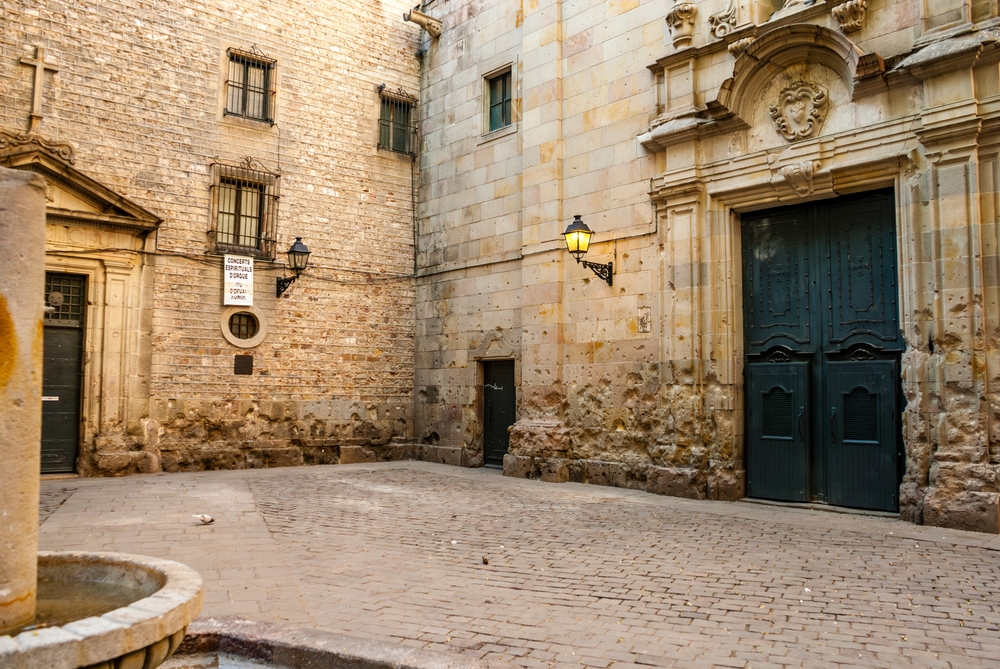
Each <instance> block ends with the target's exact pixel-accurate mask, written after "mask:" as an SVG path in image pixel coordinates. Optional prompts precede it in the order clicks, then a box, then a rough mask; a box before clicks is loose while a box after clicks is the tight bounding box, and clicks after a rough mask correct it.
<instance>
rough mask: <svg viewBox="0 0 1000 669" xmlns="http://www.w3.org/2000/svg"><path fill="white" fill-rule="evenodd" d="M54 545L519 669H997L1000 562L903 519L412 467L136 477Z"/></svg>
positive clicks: (329, 622) (232, 609) (339, 625)
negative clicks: (152, 563) (131, 558)
mask: <svg viewBox="0 0 1000 669" xmlns="http://www.w3.org/2000/svg"><path fill="white" fill-rule="evenodd" d="M136 479H140V480H136ZM104 481H107V479H105V480H104ZM87 483H90V482H89V481H88V482H87ZM116 485H117V486H121V488H120V490H119V491H117V492H116V490H115V486H116ZM98 493H99V494H98ZM153 498H155V500H154V499H153ZM178 504H180V505H182V506H184V510H183V512H180V511H177V510H176V506H177V505H178ZM102 505H103V506H102ZM195 505H198V508H197V509H195V508H194V506H195ZM88 509H89V510H90V512H91V513H94V512H96V513H97V514H98V515H97V516H96V517H92V518H91V522H90V527H89V528H82V527H80V526H79V524H80V523H81V522H83V519H82V518H80V517H78V516H76V514H78V513H86V512H87V510H88ZM108 509H112V511H109V510H108ZM114 510H117V513H118V514H119V517H118V518H109V516H112V515H113V514H114V513H115V512H116V511H114ZM189 512H190V513H197V512H207V513H211V514H212V515H213V516H215V517H216V518H217V521H216V523H215V525H213V526H209V527H204V528H202V527H197V526H193V525H191V524H190V523H188V522H187V518H186V517H185V516H189V515H190V513H189ZM123 521H124V522H123ZM65 523H73V524H74V526H75V527H74V529H70V528H69V527H67V526H66V525H65ZM94 523H96V525H95V524H94ZM101 523H104V524H101ZM265 523H266V528H265ZM88 529H89V534H88V535H87V536H86V538H85V539H84V536H83V534H84V532H86V531H88ZM95 532H99V535H98V536H94V535H95ZM42 536H43V544H46V547H47V548H52V547H54V545H55V544H68V545H67V546H64V547H67V548H69V547H75V546H74V544H79V543H86V544H87V545H88V546H90V547H91V549H94V548H104V549H114V550H127V549H128V550H134V551H137V552H144V553H147V554H154V555H163V556H164V557H172V558H173V559H178V560H181V561H183V562H187V563H188V564H191V565H192V566H194V567H195V568H196V569H199V570H200V571H201V572H202V574H203V575H204V576H205V577H206V607H205V611H204V612H203V615H222V614H239V615H244V616H246V617H248V618H253V619H258V620H271V621H275V620H276V621H278V622H285V621H287V622H291V623H297V624H306V625H314V626H317V627H320V628H323V629H328V630H331V631H336V632H342V633H346V634H351V635H355V636H363V637H370V638H377V639H381V640H388V641H397V642H400V643H404V644H408V645H413V646H419V647H427V648H434V649H439V650H442V649H447V650H451V651H459V652H463V653H467V654H469V655H472V656H475V657H495V658H503V659H505V660H509V661H512V662H514V663H516V664H520V665H522V666H525V667H560V668H563V667H565V668H568V667H570V666H574V667H575V666H581V665H582V666H587V667H598V668H600V669H604V668H606V667H610V666H614V668H615V669H638V667H646V668H647V669H648V667H650V666H654V667H753V668H755V669H759V668H763V667H789V666H791V667H810V668H812V667H869V666H871V667H953V668H958V667H1000V551H997V550H996V549H997V548H1000V542H997V541H996V540H995V539H996V538H995V537H990V536H988V535H977V534H971V533H962V532H955V531H948V530H940V529H934V528H923V527H916V526H913V525H909V524H906V523H901V522H899V521H894V520H886V519H879V518H871V517H864V516H841V515H838V514H829V513H821V512H803V511H798V510H788V509H774V508H772V507H758V506H756V505H749V504H724V503H713V502H694V501H689V500H676V499H672V498H666V497H659V496H653V495H645V494H643V493H638V492H635V491H623V490H616V489H610V488H598V487H595V486H582V485H575V484H563V485H554V484H544V483H540V482H535V481H522V480H516V479H508V478H503V477H501V476H499V475H498V474H496V473H494V472H487V471H483V470H462V469H456V468H447V467H444V466H432V465H427V464H425V463H407V464H406V465H400V464H396V465H393V466H372V465H366V466H357V465H352V466H341V467H310V468H296V469H278V470H266V471H255V472H205V473H198V474H172V475H165V476H152V477H130V478H129V479H124V480H115V481H113V482H109V485H106V486H104V487H103V488H99V487H96V486H87V488H86V489H85V490H84V489H81V490H79V491H78V492H77V493H76V494H75V495H74V496H73V497H72V498H70V499H69V500H68V501H67V503H66V504H64V505H63V507H61V508H60V509H59V510H58V511H57V512H56V513H55V514H53V516H52V517H51V518H50V520H49V521H47V522H46V523H45V524H44V525H43V527H42ZM74 536H77V537H79V539H78V540H75V539H74ZM932 537H933V538H932ZM484 557H485V558H486V559H487V560H488V564H484V560H483V558H484Z"/></svg>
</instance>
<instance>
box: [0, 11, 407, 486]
mask: <svg viewBox="0 0 1000 669" xmlns="http://www.w3.org/2000/svg"><path fill="white" fill-rule="evenodd" d="M2 8H3V13H2V16H3V24H4V30H3V31H2V35H0V59H2V66H0V164H3V165H5V166H9V167H16V168H19V169H29V170H34V171H36V172H40V173H42V174H43V175H44V176H45V177H46V179H47V182H48V184H49V186H48V187H49V193H48V198H49V202H48V226H47V227H48V239H47V255H46V269H47V271H48V272H49V286H48V287H47V291H46V293H47V295H46V297H47V299H48V300H49V302H48V304H49V306H51V307H53V313H51V314H49V316H48V319H47V325H46V358H47V360H46V364H47V374H46V376H47V379H46V383H47V384H50V385H51V386H52V388H51V389H50V390H49V391H47V393H46V394H47V395H49V396H50V397H47V398H46V399H48V400H49V403H47V404H45V405H44V406H45V409H46V417H47V421H46V424H47V425H49V426H56V427H57V428H59V429H64V428H65V429H71V428H73V425H72V424H73V423H74V422H75V423H76V424H77V425H78V426H79V433H78V434H77V435H76V436H74V435H73V434H69V436H67V434H66V433H65V432H63V433H58V434H49V435H43V437H44V438H45V439H46V440H50V441H53V442H54V443H56V446H57V447H58V446H59V443H63V444H64V445H65V443H69V442H73V441H74V439H75V440H76V444H78V448H79V450H78V452H72V451H70V450H65V449H64V450H63V451H61V452H60V451H59V449H58V448H56V449H55V451H53V453H49V452H47V451H45V450H44V449H43V454H45V456H46V458H48V459H49V464H50V470H51V471H72V470H74V469H75V470H77V471H78V472H80V473H81V474H89V475H94V474H98V475H108V474H124V473H129V472H135V471H159V470H165V471H178V470H190V469H202V468H242V467H258V466H271V465H283V464H296V463H303V462H305V463H311V462H317V463H325V462H345V461H358V460H374V459H385V458H399V457H405V456H408V455H410V453H409V450H410V449H411V447H410V446H408V445H407V444H409V443H410V442H411V441H412V397H413V394H412V393H413V390H412V389H413V363H412V361H413V350H414V349H413V346H414V338H413V334H414V333H413V327H414V326H413V323H414V318H413V309H414V290H415V288H414V282H413V278H412V275H413V197H412V193H413V183H414V179H415V175H416V171H415V170H416V166H415V165H414V163H413V160H412V157H411V155H409V153H410V151H411V149H412V148H414V147H413V146H411V145H410V144H406V143H405V142H409V138H408V137H406V136H404V135H403V134H400V135H399V138H400V141H404V140H405V141H404V144H405V145H403V144H400V143H399V142H396V140H395V139H392V138H390V139H388V140H387V139H386V138H387V137H388V135H380V119H381V118H382V116H383V112H382V109H383V106H384V103H385V102H386V101H390V102H393V103H399V104H397V105H396V106H395V107H394V109H397V110H398V109H403V108H407V107H408V108H409V110H410V111H411V112H412V114H413V118H415V114H416V108H415V106H416V105H417V104H418V103H417V101H416V99H415V95H416V93H417V92H418V88H419V79H418V76H419V74H418V73H419V69H418V68H419V64H418V60H417V58H416V56H415V52H416V50H417V47H418V41H419V36H420V28H419V27H417V26H415V25H413V24H408V23H404V22H403V21H402V18H401V15H402V13H403V11H404V10H405V9H407V8H408V4H407V3H406V2H394V1H392V0H388V1H379V2H375V1H371V2H350V3H348V2H318V3H317V2H296V1H290V2H263V1H254V0H251V1H250V2H239V3H234V2H197V1H195V2H187V1H183V2H181V1H177V2H173V1H171V2H166V3H157V4H155V5H151V4H149V3H142V2H114V3H109V2H87V3H81V2H57V3H52V2H35V1H32V0H9V1H4V2H3V3H2ZM39 61H41V64H39ZM387 95H388V97H387ZM396 120H398V121H400V126H401V127H402V126H403V125H406V123H402V121H407V122H408V120H407V119H403V118H402V117H400V118H398V119H396ZM396 130H400V132H402V130H401V129H400V128H396ZM380 140H383V141H382V142H381V143H383V144H386V147H385V148H379V144H380ZM234 221H238V222H237V223H234ZM236 226H242V227H236ZM241 231H242V232H241ZM226 235H228V237H226ZM296 237H301V238H302V239H303V241H304V243H305V244H307V245H308V248H309V249H310V250H311V252H312V253H311V256H310V260H309V265H308V267H307V269H306V270H305V271H304V272H303V273H302V274H301V276H300V277H299V278H298V280H297V281H296V282H294V284H293V285H291V286H290V288H289V289H288V290H287V291H286V292H285V294H284V295H283V296H281V297H280V298H278V297H276V292H277V291H276V281H277V279H278V277H282V276H289V277H290V276H292V274H291V273H290V272H289V271H288V270H287V269H286V255H285V250H286V249H288V248H289V246H290V245H291V243H292V242H293V240H294V239H295V238H296ZM227 253H229V254H232V255H234V256H236V257H240V258H252V259H253V273H252V277H253V279H252V284H253V291H252V293H253V300H252V304H250V305H247V304H242V305H226V304H224V281H223V277H224V270H223V262H224V260H223V259H224V256H225V254H227ZM244 283H245V282H244ZM57 358H58V359H57ZM251 359H252V364H250V365H248V363H251ZM50 363H51V364H53V365H60V364H61V365H63V367H61V368H59V369H56V368H55V367H53V368H52V369H53V370H55V371H52V370H50V369H49V367H48V365H49V364H50ZM66 365H68V367H67V366H66ZM73 365H76V366H77V367H76V370H77V371H76V372H74V368H73ZM248 367H250V368H251V370H252V373H250V374H237V373H235V372H236V371H237V369H240V371H248V370H247V368H248ZM60 370H61V371H60ZM67 370H68V371H67ZM50 371H51V374H50V373H48V372H50ZM74 373H77V374H78V377H77V378H78V379H79V384H78V387H74V386H73V382H72V378H71V377H73V375H74ZM67 375H68V376H67ZM57 377H58V378H57ZM64 377H65V378H64ZM67 378H69V379H70V380H69V381H67V380H66V379H67ZM77 400H78V405H75V404H74V402H76V401H77ZM67 426H68V427H67ZM46 443H48V441H47V442H46Z"/></svg>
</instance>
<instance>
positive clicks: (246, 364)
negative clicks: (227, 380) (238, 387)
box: [233, 355, 253, 374]
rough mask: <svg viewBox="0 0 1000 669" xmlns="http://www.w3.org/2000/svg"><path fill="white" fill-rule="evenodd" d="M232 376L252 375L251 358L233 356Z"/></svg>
mask: <svg viewBox="0 0 1000 669" xmlns="http://www.w3.org/2000/svg"><path fill="white" fill-rule="evenodd" d="M233 374H253V356H252V355H237V356H233Z"/></svg>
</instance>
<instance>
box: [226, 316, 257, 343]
mask: <svg viewBox="0 0 1000 669" xmlns="http://www.w3.org/2000/svg"><path fill="white" fill-rule="evenodd" d="M229 331H230V332H232V333H233V336H234V337H237V338H238V339H253V338H254V337H256V336H257V319H256V318H254V316H253V314H251V313H249V312H246V311H241V312H238V313H235V314H233V315H232V316H230V317H229Z"/></svg>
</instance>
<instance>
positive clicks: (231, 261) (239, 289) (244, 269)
mask: <svg viewBox="0 0 1000 669" xmlns="http://www.w3.org/2000/svg"><path fill="white" fill-rule="evenodd" d="M222 274H223V276H224V277H225V279H224V284H225V285H224V287H223V290H224V291H225V292H224V294H223V297H222V303H223V304H241V305H245V306H248V307H252V306H253V258H248V257H247V256H226V259H225V263H224V266H223V270H222Z"/></svg>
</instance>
